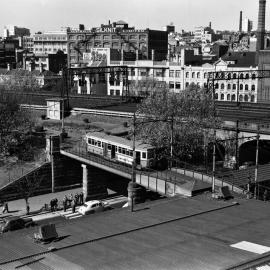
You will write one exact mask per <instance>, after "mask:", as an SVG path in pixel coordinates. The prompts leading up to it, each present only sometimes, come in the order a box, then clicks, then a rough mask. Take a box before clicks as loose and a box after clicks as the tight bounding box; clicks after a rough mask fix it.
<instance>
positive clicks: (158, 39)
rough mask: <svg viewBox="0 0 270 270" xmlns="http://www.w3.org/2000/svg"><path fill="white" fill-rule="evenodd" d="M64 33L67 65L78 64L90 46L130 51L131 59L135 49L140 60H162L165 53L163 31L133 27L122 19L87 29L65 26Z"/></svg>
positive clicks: (165, 36) (166, 47)
mask: <svg viewBox="0 0 270 270" xmlns="http://www.w3.org/2000/svg"><path fill="white" fill-rule="evenodd" d="M67 36H68V65H69V66H72V65H74V64H78V63H80V62H81V61H82V59H83V57H82V56H83V53H84V52H89V50H90V48H94V47H96V48H97V47H99V48H112V49H117V50H119V51H121V50H123V51H125V52H133V57H134V59H135V57H136V56H135V54H136V52H137V54H139V58H140V59H146V60H149V59H152V57H154V59H153V60H155V61H161V60H165V59H166V58H167V53H168V33H167V31H159V30H150V29H148V28H147V29H135V28H134V27H129V26H128V23H126V22H124V21H118V22H114V23H110V22H109V23H108V24H107V25H104V24H102V25H101V26H100V27H94V28H92V29H91V30H86V29H85V28H84V25H80V27H79V29H76V30H75V29H68V31H67Z"/></svg>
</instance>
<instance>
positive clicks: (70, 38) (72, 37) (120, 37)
mask: <svg viewBox="0 0 270 270" xmlns="http://www.w3.org/2000/svg"><path fill="white" fill-rule="evenodd" d="M146 38H147V36H146V35H122V34H121V36H120V35H115V34H114V35H95V36H94V35H92V36H86V39H87V40H89V39H103V40H110V39H124V40H128V39H133V40H135V39H136V40H137V39H139V40H144V41H145V40H146ZM76 39H78V40H84V39H85V36H83V35H79V36H76V35H71V36H69V40H76Z"/></svg>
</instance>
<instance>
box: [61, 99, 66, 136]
mask: <svg viewBox="0 0 270 270" xmlns="http://www.w3.org/2000/svg"><path fill="white" fill-rule="evenodd" d="M64 117H65V99H64V98H63V99H62V126H61V133H62V134H63V133H64V132H65V129H64Z"/></svg>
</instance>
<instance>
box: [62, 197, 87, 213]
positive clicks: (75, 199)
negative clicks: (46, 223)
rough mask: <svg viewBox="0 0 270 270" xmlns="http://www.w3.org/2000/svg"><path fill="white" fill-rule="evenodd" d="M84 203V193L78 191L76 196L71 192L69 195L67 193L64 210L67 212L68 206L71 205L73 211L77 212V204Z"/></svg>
mask: <svg viewBox="0 0 270 270" xmlns="http://www.w3.org/2000/svg"><path fill="white" fill-rule="evenodd" d="M82 204H83V193H82V192H81V193H76V194H75V195H74V196H73V194H70V195H69V197H67V196H66V195H65V197H64V199H63V208H64V212H66V210H67V208H69V207H71V208H72V212H73V213H75V209H76V206H77V205H82Z"/></svg>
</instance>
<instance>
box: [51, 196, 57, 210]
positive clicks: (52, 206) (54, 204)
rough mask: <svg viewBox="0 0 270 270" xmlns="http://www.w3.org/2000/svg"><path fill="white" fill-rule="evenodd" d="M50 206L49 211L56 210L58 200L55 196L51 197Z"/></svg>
mask: <svg viewBox="0 0 270 270" xmlns="http://www.w3.org/2000/svg"><path fill="white" fill-rule="evenodd" d="M50 207H51V212H54V211H56V210H57V207H58V200H57V198H55V199H52V200H51V201H50Z"/></svg>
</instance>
